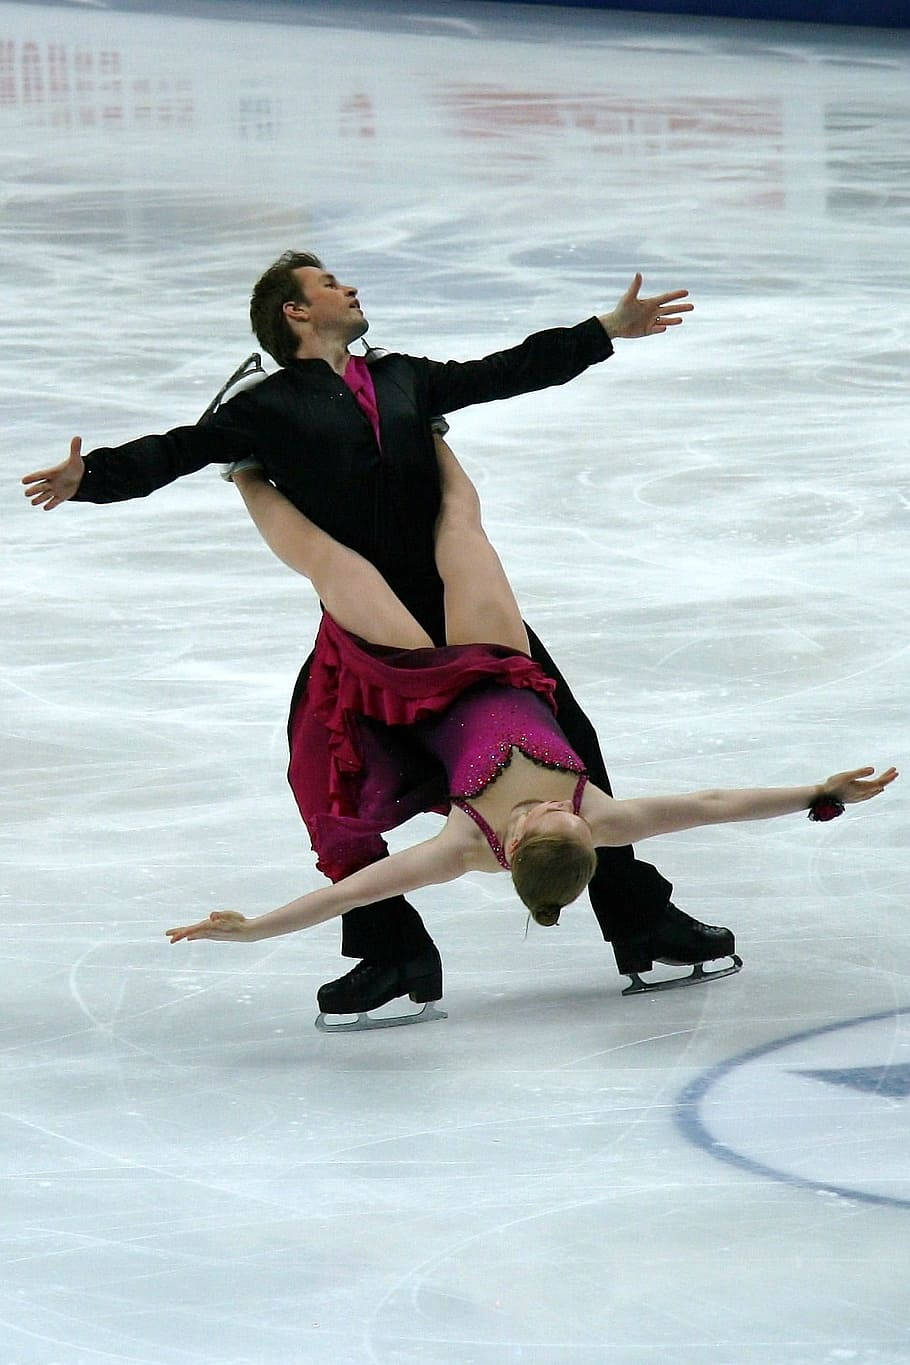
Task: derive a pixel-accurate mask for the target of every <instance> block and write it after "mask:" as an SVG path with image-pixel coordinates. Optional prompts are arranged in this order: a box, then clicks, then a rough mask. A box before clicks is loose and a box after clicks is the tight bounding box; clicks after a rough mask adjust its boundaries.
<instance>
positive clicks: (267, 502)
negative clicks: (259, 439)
mask: <svg viewBox="0 0 910 1365" xmlns="http://www.w3.org/2000/svg"><path fill="white" fill-rule="evenodd" d="M234 483H235V484H236V485H237V487H238V489H239V490H240V496H241V497H242V498H243V501H244V502H245V503H246V506H247V511H248V512H249V514H250V516H251V517H252V519H253V521H254V522H255V523H256V526H257V527H258V529H259V533H260V535H261V536H262V538H263V540H264V541H265V543H266V544H267V545H268V546H269V548H270V549H271V550H273V551H274V553H275V554H276V555H277V556H278V558H279V559H281V560H283V561H284V563H285V564H287V565H288V566H289V568H291V569H295V570H296V571H297V573H300V574H303V575H304V577H306V578H308V579H309V580H310V582H311V583H312V585H313V587H314V588H315V589H316V591H317V593H318V594H319V599H320V601H321V602H322V604H323V606H324V607H325V609H326V611H327V612H328V613H329V615H330V616H332V617H334V619H335V620H336V621H337V622H338V624H339V625H340V626H342V627H343V628H344V629H345V630H349V631H350V632H351V634H352V635H359V636H360V638H361V639H363V640H369V641H370V643H371V644H374V645H393V646H396V647H397V648H399V649H422V648H424V647H426V646H429V645H432V643H433V641H432V640H431V639H430V636H429V635H428V634H427V632H426V631H425V630H424V629H423V627H422V626H421V625H420V624H419V622H418V621H417V620H416V619H415V618H414V617H413V616H412V615H411V613H410V612H409V611H408V609H407V607H406V606H405V605H404V604H403V603H402V602H401V601H400V600H399V598H397V597H396V596H395V594H394V593H393V592H392V589H391V588H390V587H389V585H388V583H387V582H386V581H385V579H384V578H383V576H382V574H381V573H380V572H379V570H378V569H377V568H375V567H374V566H373V565H372V564H371V563H370V562H369V560H366V559H364V558H363V556H362V555H359V554H357V552H356V551H355V550H350V549H348V547H347V546H346V545H342V544H341V543H340V542H339V541H337V540H334V539H333V538H332V537H331V536H330V535H328V534H327V533H326V532H325V531H323V530H320V528H319V527H318V526H317V525H316V524H315V523H314V522H312V521H310V519H309V517H305V516H304V515H303V513H302V512H298V510H297V508H296V507H295V506H294V505H293V503H290V502H289V501H288V499H287V498H286V497H285V496H284V494H283V493H279V492H278V489H277V488H275V487H274V486H273V485H272V484H270V483H269V482H268V480H267V479H266V477H265V474H264V473H263V471H262V470H261V469H247V470H239V471H238V472H237V473H235V474H234Z"/></svg>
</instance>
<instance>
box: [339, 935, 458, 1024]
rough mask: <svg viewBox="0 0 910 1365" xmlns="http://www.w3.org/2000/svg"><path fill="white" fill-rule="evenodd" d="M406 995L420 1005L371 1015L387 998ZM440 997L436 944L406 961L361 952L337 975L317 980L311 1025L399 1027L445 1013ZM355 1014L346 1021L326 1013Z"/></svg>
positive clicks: (440, 986)
mask: <svg viewBox="0 0 910 1365" xmlns="http://www.w3.org/2000/svg"><path fill="white" fill-rule="evenodd" d="M403 995H406V996H408V997H409V998H410V999H411V1000H413V1001H414V1003H415V1004H417V1005H423V1009H420V1010H415V1011H412V1012H411V1013H409V1014H393V1015H389V1016H387V1017H383V1016H380V1017H379V1018H376V1017H374V1016H373V1015H372V1014H371V1013H370V1011H372V1010H377V1009H380V1008H381V1007H382V1006H383V1005H387V1004H388V1003H389V1001H390V1000H396V999H398V997H399V996H403ZM441 999H442V962H441V961H440V958H439V954H438V952H437V951H436V949H435V948H430V949H428V950H427V951H426V952H424V953H421V955H420V957H416V958H411V959H410V961H408V962H374V961H373V960H372V959H370V958H365V959H364V960H363V961H362V962H358V964H357V966H356V967H355V968H354V969H353V970H352V971H350V972H348V973H347V974H346V975H345V976H341V977H339V978H338V980H337V981H328V982H327V983H326V984H325V985H324V986H320V988H319V991H318V992H317V995H316V1002H317V1004H318V1005H319V1014H318V1016H317V1018H316V1027H317V1028H318V1029H320V1030H321V1032H323V1033H352V1032H355V1031H358V1030H359V1031H364V1030H367V1029H376V1028H399V1027H401V1026H402V1025H405V1024H429V1023H430V1022H432V1020H434V1019H447V1018H448V1015H447V1014H446V1012H445V1010H441V1009H438V1008H437V1005H438V1003H439V1001H440V1000H441ZM350 1014H353V1015H356V1018H354V1019H351V1020H349V1021H346V1022H345V1023H337V1024H335V1023H330V1022H329V1020H328V1018H327V1016H328V1015H350Z"/></svg>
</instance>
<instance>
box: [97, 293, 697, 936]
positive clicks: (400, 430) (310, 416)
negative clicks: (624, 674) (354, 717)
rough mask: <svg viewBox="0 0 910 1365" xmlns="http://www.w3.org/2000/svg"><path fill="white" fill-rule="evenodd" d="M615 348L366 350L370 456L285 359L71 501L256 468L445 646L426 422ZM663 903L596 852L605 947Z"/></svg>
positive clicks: (303, 369)
mask: <svg viewBox="0 0 910 1365" xmlns="http://www.w3.org/2000/svg"><path fill="white" fill-rule="evenodd" d="M612 350H613V347H612V345H611V343H610V340H609V338H608V337H607V335H606V333H605V331H604V329H603V327H602V326H601V324H600V322H599V321H598V320H597V318H591V319H589V320H588V321H587V322H583V323H580V324H578V325H577V326H576V327H570V328H552V329H549V330H547V331H542V332H537V333H535V334H533V335H532V336H530V337H528V338H527V339H526V340H525V341H524V342H522V343H521V344H520V345H519V346H515V347H512V348H511V349H509V350H505V351H500V352H497V353H495V354H492V355H488V356H485V357H484V358H482V359H480V360H474V361H467V362H459V361H448V362H444V363H441V362H439V361H433V360H428V359H426V358H423V357H418V356H408V355H403V354H399V353H390V354H379V353H375V352H374V353H371V355H370V357H369V360H370V372H371V375H372V379H373V383H374V387H375V392H376V401H377V406H378V409H379V421H380V433H381V445H377V442H376V438H375V435H374V432H373V429H372V427H371V424H370V421H369V419H368V417H367V416H366V414H365V413H364V412H363V411H362V410H361V408H360V406H359V405H358V403H357V401H356V399H355V397H354V395H353V394H352V392H351V391H350V389H349V388H348V386H347V385H346V384H345V382H344V380H343V379H341V378H340V377H339V375H337V374H336V373H335V371H334V370H333V369H332V368H331V366H330V365H329V364H328V363H327V362H326V361H324V360H293V361H291V362H290V363H289V364H288V365H287V366H285V367H284V368H283V369H281V370H279V371H278V372H277V373H275V374H273V375H270V376H269V377H268V378H267V379H265V380H263V381H262V382H261V383H260V384H258V385H257V386H256V387H255V388H253V389H250V390H248V391H247V392H243V393H240V394H238V395H237V396H236V397H235V398H232V399H231V400H230V401H228V402H226V403H225V404H224V406H223V407H221V408H219V409H218V410H217V411H216V412H215V414H214V415H213V416H211V417H209V418H207V419H206V420H205V421H203V422H202V423H200V424H196V425H192V426H183V427H176V428H174V429H173V430H171V431H169V432H166V433H164V434H163V435H156V436H144V437H141V438H140V439H139V440H136V441H130V442H128V443H126V444H125V445H122V446H118V447H113V448H103V449H98V450H94V451H92V452H91V453H90V454H89V455H88V456H87V458H86V469H85V474H84V477H83V479H82V482H81V484H80V487H79V490H78V492H77V494H76V499H77V500H80V501H88V502H99V503H106V502H117V501H120V500H123V499H128V498H136V497H144V496H146V495H147V494H149V493H151V492H153V491H154V490H155V489H156V488H160V487H162V486H164V485H165V484H167V483H170V482H171V481H172V480H174V479H176V478H178V477H180V476H182V475H184V474H190V473H193V472H194V471H196V470H199V469H201V468H203V467H204V466H205V465H207V464H210V463H229V462H231V461H233V460H236V459H241V458H243V457H245V456H250V455H253V456H255V457H256V458H257V459H258V460H259V462H260V463H261V464H262V466H263V467H264V469H265V472H266V474H267V476H268V477H269V479H271V481H272V482H273V483H274V484H275V485H276V487H277V488H279V489H280V490H281V492H282V493H284V494H285V495H286V496H287V497H288V498H289V499H290V501H291V502H292V503H293V504H294V505H295V506H296V507H298V508H299V509H300V511H301V512H303V513H305V514H306V516H308V517H309V518H310V519H311V520H312V521H314V522H316V524H317V525H319V526H321V527H322V528H323V529H324V530H325V531H327V532H328V533H329V534H330V535H332V536H334V537H335V539H337V540H339V541H341V542H342V543H343V544H345V545H347V546H350V548H351V549H354V550H356V551H358V552H359V553H360V554H362V555H363V556H364V557H365V558H366V559H368V560H370V562H371V563H373V564H375V565H376V567H377V568H378V569H379V570H380V572H381V573H382V574H383V576H384V577H385V579H386V580H387V582H388V583H389V585H390V586H391V587H392V588H393V590H394V591H395V592H396V593H397V595H398V596H399V597H400V598H401V600H402V601H403V602H404V603H405V605H406V606H407V607H408V608H409V610H410V611H411V612H412V613H413V614H414V616H416V618H417V619H418V621H420V623H421V624H422V625H423V627H424V628H425V629H426V630H427V631H428V633H429V634H430V635H431V636H432V637H433V639H434V640H435V641H436V642H437V643H444V622H443V594H442V583H441V581H440V579H439V575H438V573H437V571H436V566H435V559H434V545H433V536H434V527H435V521H436V516H437V513H438V510H439V496H440V495H439V476H438V470H437V465H436V457H435V451H434V447H433V438H432V432H431V427H430V424H431V420H432V419H433V418H434V417H435V416H438V415H439V414H444V413H449V412H453V411H455V410H457V409H459V408H463V407H467V406H470V405H472V404H475V403H487V402H491V401H493V400H495V399H501V398H509V397H512V396H514V395H516V394H521V393H528V392H531V391H534V390H538V389H542V388H547V387H550V386H551V385H555V384H564V383H566V382H567V381H568V380H570V379H573V378H575V377H576V376H577V375H579V374H581V373H582V371H584V370H585V369H587V368H588V367H589V366H590V365H592V364H595V363H597V362H599V361H602V360H605V359H606V358H607V357H608V356H610V355H611V354H612ZM528 634H529V639H530V643H531V653H532V656H533V657H534V659H535V660H537V662H538V663H540V664H541V665H542V666H543V668H544V669H545V670H546V672H547V673H548V674H549V675H550V676H551V677H552V678H554V679H555V681H556V684H557V692H556V703H557V707H558V715H559V723H560V726H561V727H562V729H563V730H564V732H565V734H566V736H567V738H568V740H569V743H570V744H571V745H572V748H573V749H575V751H576V752H577V753H578V754H579V755H580V756H581V758H582V759H583V761H584V763H585V765H586V767H587V770H588V772H589V774H590V776H591V779H592V781H593V782H594V783H596V785H597V786H599V787H601V788H602V789H603V790H604V791H607V792H609V791H610V783H609V778H608V777H607V773H606V769H605V767H604V762H603V757H602V755H601V752H600V748H599V745H598V742H597V737H596V735H595V733H594V729H593V727H592V725H591V723H590V721H589V720H588V719H587V717H586V716H585V715H584V713H583V712H582V710H581V708H580V707H579V705H578V703H577V702H576V701H575V698H574V697H573V696H572V693H571V691H570V689H569V687H568V685H567V684H566V682H565V680H564V679H563V678H562V676H561V674H560V672H559V670H558V669H557V668H556V666H555V664H554V663H553V660H552V659H551V658H550V656H549V654H548V653H547V651H546V649H545V648H544V646H543V645H542V644H541V642H540V641H539V640H538V638H537V637H536V635H534V633H533V631H530V630H529V632H528ZM308 664H309V660H308V661H307V663H305V664H304V666H303V670H302V672H301V675H300V678H299V679H298V684H297V688H298V690H299V688H300V687H301V686H302V685H303V684H304V682H305V679H306V676H307V668H308ZM295 695H296V693H295ZM292 711H293V704H292ZM670 892H671V887H670V884H669V883H668V882H667V881H666V880H665V879H664V878H663V877H662V876H661V875H660V873H658V872H657V871H656V869H655V868H653V867H651V866H650V865H649V864H647V863H643V862H641V861H640V860H639V859H637V858H636V857H635V854H634V852H633V850H632V849H631V848H621V849H602V850H600V853H599V855H598V871H597V873H596V875H595V877H594V880H593V881H592V883H591V886H590V895H591V902H592V905H593V907H594V913H595V915H596V916H597V920H598V923H599V925H600V927H601V930H602V931H603V934H604V937H605V938H606V939H621V938H624V937H628V936H630V935H634V934H640V933H641V932H642V930H646V929H647V927H648V926H649V925H650V924H653V923H655V922H656V921H657V919H658V918H659V917H660V916H661V915H662V913H663V912H664V911H665V909H666V907H667V903H668V901H669V897H670ZM342 923H343V938H342V952H343V953H344V954H345V955H346V956H348V957H358V958H360V957H364V958H372V959H374V960H379V961H390V962H391V961H399V960H402V959H404V958H409V957H413V956H415V955H417V954H419V953H421V952H423V951H425V949H426V948H427V946H428V945H429V944H430V943H431V940H430V938H429V935H428V934H427V932H426V929H425V928H424V926H423V923H422V921H421V919H420V917H419V915H418V914H417V912H416V910H414V908H413V907H412V906H411V905H409V904H408V902H406V901H405V899H404V897H402V896H396V897H393V898H392V899H390V900H388V901H383V902H381V903H379V904H377V905H372V906H364V907H361V908H360V909H358V910H352V911H349V912H348V914H346V915H345V916H344V917H343V921H342Z"/></svg>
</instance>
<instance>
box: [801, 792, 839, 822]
mask: <svg viewBox="0 0 910 1365" xmlns="http://www.w3.org/2000/svg"><path fill="white" fill-rule="evenodd" d="M843 813H844V803H843V801H838V799H837V797H836V796H817V797H816V798H815V800H814V801H813V802H812V805H811V806H810V807H809V819H810V820H836V819H837V817H838V816H839V815H843Z"/></svg>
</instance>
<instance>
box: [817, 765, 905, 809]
mask: <svg viewBox="0 0 910 1365" xmlns="http://www.w3.org/2000/svg"><path fill="white" fill-rule="evenodd" d="M874 774H875V769H874V768H854V769H853V771H852V772H849V773H835V774H834V776H833V777H829V778H828V780H827V782H823V783H822V785H821V787H820V789H819V796H833V797H835V798H836V800H838V801H843V803H844V805H845V806H852V805H854V804H855V803H856V802H857V801H868V800H870V798H871V797H873V796H881V794H882V792H883V791H884V790H885V788H886V787H890V785H891V783H892V782H893V781H894V779H895V778H896V777H897V776H898V771H897V769H896V768H886V769H885V771H884V772H883V773H879V774H878V776H875V775H874Z"/></svg>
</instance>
